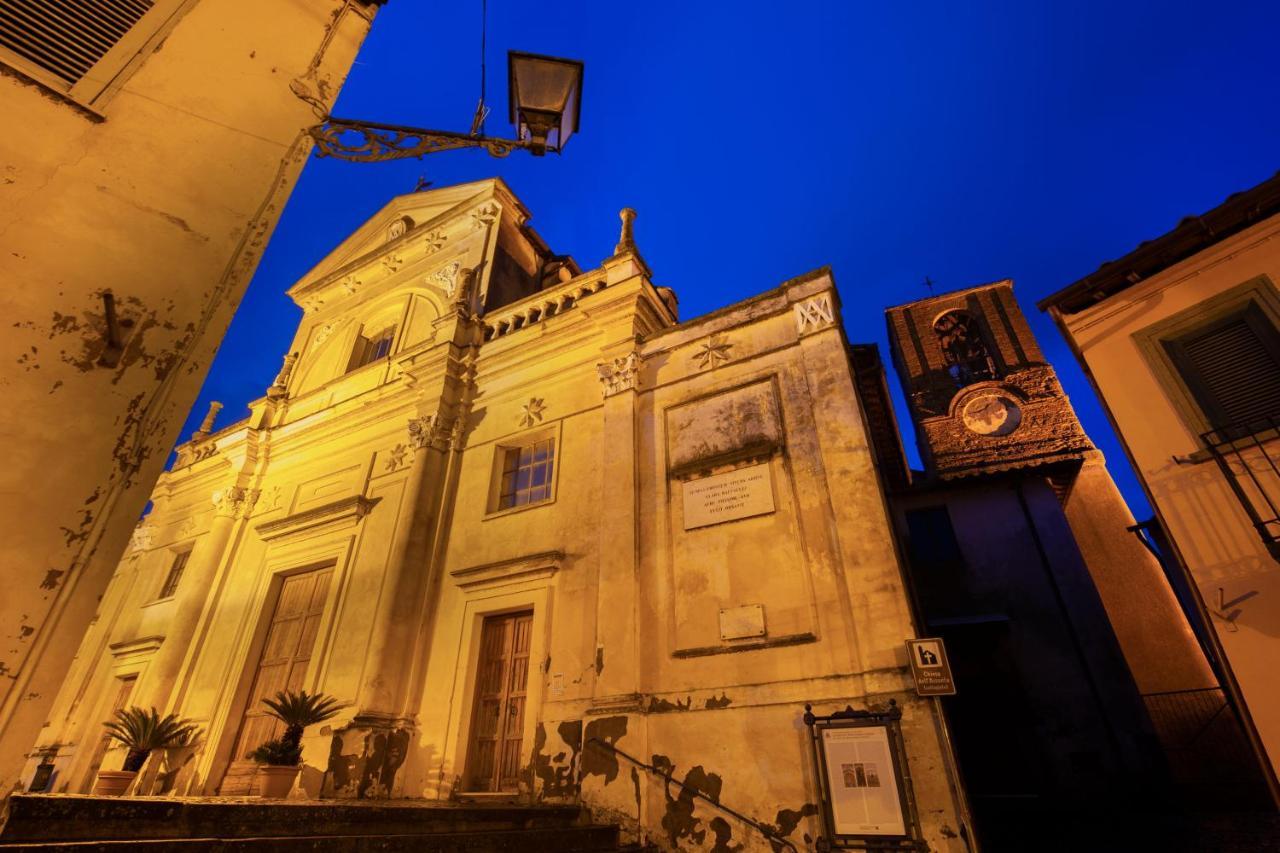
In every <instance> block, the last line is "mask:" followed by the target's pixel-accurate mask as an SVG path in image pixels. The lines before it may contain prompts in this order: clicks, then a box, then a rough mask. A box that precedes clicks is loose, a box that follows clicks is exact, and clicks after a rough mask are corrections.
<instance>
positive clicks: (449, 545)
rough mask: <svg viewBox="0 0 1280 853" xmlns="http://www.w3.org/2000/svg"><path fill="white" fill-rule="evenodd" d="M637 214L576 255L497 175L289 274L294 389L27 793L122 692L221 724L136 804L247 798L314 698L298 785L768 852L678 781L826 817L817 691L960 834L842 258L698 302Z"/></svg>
mask: <svg viewBox="0 0 1280 853" xmlns="http://www.w3.org/2000/svg"><path fill="white" fill-rule="evenodd" d="M633 216H634V214H633V213H632V212H631V211H623V228H622V235H621V238H620V240H619V242H618V244H617V246H616V247H615V250H614V253H613V254H612V255H611V256H610V257H609V258H608V259H606V260H605V261H604V262H603V263H602V264H601V265H600V266H599V267H598V268H596V269H592V270H587V271H583V270H580V269H579V267H578V266H577V265H576V264H575V262H574V261H573V260H572V259H571V258H568V257H565V256H560V255H556V254H555V253H553V252H552V251H551V250H550V249H549V248H548V246H547V245H546V244H545V243H544V242H543V241H542V239H541V238H539V236H538V235H537V234H536V233H535V232H534V231H533V230H532V229H531V228H530V227H529V225H528V219H529V213H528V211H527V210H526V209H525V208H524V206H523V205H522V204H521V203H520V202H519V201H518V200H517V199H516V198H515V197H514V195H513V194H512V193H511V192H510V190H509V189H508V188H507V187H506V186H505V185H504V184H503V183H502V182H501V181H499V180H489V181H481V182H477V183H472V184H466V185H462V186H456V187H450V188H445V189H439V190H433V191H430V192H421V193H415V194H411V195H405V196H401V197H399V198H396V199H394V200H392V201H391V202H390V203H388V204H387V206H386V207H385V208H384V209H382V210H381V211H379V212H378V213H377V214H376V215H375V216H373V217H372V218H371V219H370V220H369V221H368V222H367V223H366V224H365V225H364V226H362V227H361V228H360V229H359V230H358V231H357V232H355V233H354V234H352V235H351V237H350V238H348V239H347V240H346V241H345V242H343V243H342V244H341V245H340V246H338V247H337V248H336V249H335V250H334V251H333V252H332V253H331V254H330V255H329V256H328V257H326V258H325V259H324V260H323V261H321V262H320V263H319V264H318V265H317V266H316V267H315V268H314V269H313V270H311V271H310V272H309V273H307V274H306V275H305V276H303V277H302V279H301V280H300V281H299V282H298V283H297V284H296V285H295V286H294V287H293V288H292V289H291V290H290V295H291V296H292V297H293V299H294V300H295V301H296V302H297V304H298V305H299V306H300V307H301V308H302V309H303V310H304V314H303V317H302V320H301V322H300V324H299V326H298V331H297V335H296V337H295V339H294V342H293V344H292V346H291V348H290V350H289V352H288V353H287V354H285V355H284V365H283V368H282V370H281V372H280V374H279V376H278V377H277V379H276V381H275V382H274V383H273V384H272V386H271V387H270V388H269V389H267V392H266V394H265V396H264V397H263V398H261V399H259V400H257V401H255V402H253V403H252V404H251V405H250V413H249V416H248V418H246V419H244V420H241V421H239V422H237V423H235V424H233V425H231V426H228V427H226V428H224V429H221V430H218V431H216V432H213V433H212V434H210V433H207V432H203V431H202V432H200V433H198V434H197V435H196V436H194V437H193V439H192V441H190V442H189V443H186V444H184V445H182V446H181V447H179V449H178V457H177V461H176V463H175V464H174V466H173V468H172V469H171V470H170V471H168V472H166V473H165V474H164V475H163V476H162V477H161V478H160V480H159V482H158V484H157V485H156V487H155V489H154V491H153V492H152V494H151V499H152V501H153V502H154V508H153V510H152V511H151V513H150V514H149V515H148V516H147V517H146V519H145V520H144V521H143V522H142V524H140V525H139V527H138V529H137V532H136V533H135V535H134V539H133V545H132V548H131V550H130V551H129V552H128V554H127V555H126V556H125V558H124V559H123V560H121V561H120V563H119V565H118V566H117V567H116V570H115V574H114V576H113V578H112V581H111V585H110V587H109V589H108V590H107V593H106V595H105V596H104V598H103V601H102V605H101V607H100V609H99V611H98V617H97V619H96V621H95V623H94V625H93V627H92V628H91V630H90V631H89V633H88V634H87V636H85V638H84V640H83V643H82V645H81V646H80V652H79V655H78V657H77V661H76V665H75V667H74V669H73V671H72V673H71V677H70V678H69V679H68V680H67V682H66V683H65V685H64V687H63V689H62V691H61V693H60V694H59V697H58V700H57V702H56V705H55V707H54V709H53V712H52V714H51V716H50V722H49V725H48V726H47V727H46V728H45V729H44V731H43V733H42V734H41V737H40V740H39V743H38V748H37V750H36V752H35V753H34V754H33V758H32V759H31V761H30V762H29V764H28V768H27V775H26V776H25V777H24V778H25V779H32V778H35V776H36V774H37V770H38V767H37V765H38V764H43V765H44V766H45V769H44V771H43V775H44V780H45V781H46V782H47V785H48V789H50V790H55V791H71V792H77V791H85V790H87V789H88V787H89V786H90V785H91V784H92V781H93V778H94V775H95V773H96V772H97V769H98V768H100V767H111V766H113V765H112V762H118V761H119V760H120V756H119V754H118V752H114V751H112V750H110V749H108V745H107V744H105V743H104V742H103V741H102V729H101V721H102V720H103V719H104V718H106V717H107V716H108V715H109V714H110V713H111V711H112V710H113V709H114V708H116V707H120V706H121V705H122V704H124V703H126V702H127V703H129V704H141V705H143V706H149V705H155V706H156V707H158V708H161V709H166V710H173V711H176V712H178V713H180V714H182V715H184V716H187V717H190V718H193V719H195V720H197V721H198V722H199V724H200V725H201V727H202V728H203V730H204V736H203V739H202V742H201V743H202V746H201V747H200V748H199V749H198V750H197V751H196V753H195V755H194V756H190V757H188V758H187V759H186V761H187V763H185V764H180V765H178V766H174V767H165V766H163V764H158V765H157V767H155V768H153V769H152V770H151V771H149V773H148V774H144V776H143V777H141V778H140V780H139V782H138V784H139V788H140V790H143V791H165V792H171V793H187V794H214V793H221V794H235V793H248V792H252V791H254V790H255V785H256V782H255V768H254V765H253V764H252V763H251V762H249V761H247V760H246V755H247V753H248V751H249V750H251V749H252V748H253V747H255V746H256V745H257V744H259V743H260V742H262V741H263V740H265V739H267V738H268V737H270V736H272V735H273V734H274V733H275V731H276V724H275V722H274V721H273V720H272V719H271V718H269V717H265V716H264V715H263V713H262V711H263V708H262V707H261V705H260V704H259V701H258V700H259V699H260V698H262V697H264V696H271V695H273V694H274V693H275V692H276V691H277V690H279V689H281V688H284V687H290V688H305V689H307V690H319V691H323V692H326V693H329V694H332V695H334V696H336V697H338V698H339V699H340V700H342V701H343V702H344V703H346V704H347V707H346V710H345V711H344V713H343V715H342V716H340V717H339V718H338V719H336V720H334V721H333V723H332V724H331V725H328V726H325V727H317V728H315V729H314V730H311V731H309V732H308V737H307V739H306V742H305V750H306V751H305V762H306V767H305V769H304V771H303V773H302V776H301V779H300V782H299V787H298V789H297V792H296V793H297V795H299V796H302V795H309V796H326V797H364V798H368V797H423V798H427V799H446V798H458V797H473V798H474V797H483V796H485V795H498V796H506V797H509V796H513V795H514V796H520V797H526V798H532V799H535V800H544V801H545V800H555V799H563V798H570V799H577V798H580V799H581V800H582V801H583V802H585V803H587V804H588V805H590V806H591V807H592V809H593V810H594V811H595V812H596V813H597V814H598V815H601V816H603V817H605V818H608V819H611V820H616V821H618V822H621V823H622V824H623V825H625V826H627V827H628V828H629V829H630V830H631V831H632V832H633V833H634V834H638V835H642V836H645V837H647V838H648V839H650V840H653V841H657V842H659V843H660V844H662V845H663V846H664V847H666V848H668V849H673V848H676V847H677V846H680V845H685V846H688V845H690V844H694V845H697V844H703V843H705V845H706V846H707V847H710V846H712V845H713V844H714V845H715V849H721V850H730V849H733V850H739V849H745V850H768V849H776V848H774V847H773V845H774V844H775V843H777V842H770V841H767V840H766V839H765V837H764V835H763V834H762V833H761V832H760V831H759V828H758V827H752V826H750V825H748V824H746V823H744V822H741V821H739V820H738V819H737V818H736V817H734V815H733V814H732V813H730V812H727V811H724V810H722V809H718V808H717V807H715V806H714V805H712V804H710V803H707V802H704V801H700V800H695V799H694V798H693V796H692V795H691V794H690V793H689V792H688V791H684V790H681V789H677V788H676V787H674V786H673V785H671V784H670V783H667V782H665V781H664V776H663V774H670V775H671V776H672V777H673V778H674V779H676V780H679V781H681V782H683V783H685V784H686V785H688V786H690V787H692V788H696V789H697V790H699V791H702V792H704V793H706V794H707V795H708V796H710V797H711V798H712V799H715V800H717V801H718V802H719V803H723V804H724V805H726V806H728V807H730V808H732V809H733V810H735V811H736V812H737V813H740V814H744V815H748V816H751V817H753V818H754V819H755V820H756V821H757V822H758V824H759V825H760V826H763V827H767V828H768V829H769V830H770V831H771V832H773V833H775V835H776V836H778V837H785V838H787V839H794V840H795V841H796V842H797V843H800V841H801V839H802V838H803V837H804V836H808V837H809V838H810V839H813V838H816V837H818V835H819V834H820V830H819V826H818V818H817V815H818V812H819V802H820V799H821V798H820V795H819V793H818V791H817V789H816V784H817V781H816V780H817V770H816V769H815V767H814V764H813V755H812V753H811V751H810V747H809V739H808V735H807V734H806V729H805V724H804V713H805V710H804V709H805V705H806V703H811V704H812V706H813V709H814V712H815V713H819V714H825V713H831V712H833V711H837V710H840V709H844V708H846V707H847V706H853V707H854V708H856V709H866V708H872V709H876V708H878V709H888V708H891V707H892V705H891V704H890V703H891V702H893V703H896V706H897V707H898V708H900V709H901V713H902V723H901V730H902V736H903V743H904V749H905V754H906V765H905V768H904V769H905V770H906V773H904V777H905V779H904V782H905V785H904V788H903V792H904V796H905V797H906V800H907V802H908V804H909V814H910V818H909V821H908V823H909V824H910V825H911V831H912V833H913V834H914V835H915V837H916V838H918V839H919V840H920V841H922V842H925V843H927V844H928V845H929V847H930V849H933V850H939V851H946V850H954V851H960V850H964V849H965V842H964V841H963V839H962V837H961V836H962V833H961V829H962V827H963V826H964V823H965V820H966V818H965V816H964V811H963V808H962V807H961V806H960V805H959V801H960V793H959V790H958V787H957V785H956V784H955V779H954V775H953V772H952V769H951V766H950V764H949V761H948V758H947V755H948V749H947V743H946V739H945V735H944V726H943V725H942V721H941V717H940V716H939V711H938V708H937V706H936V704H935V703H933V702H932V701H931V700H927V699H921V698H920V697H918V696H916V695H915V692H914V690H913V684H912V681H911V677H910V671H909V667H908V661H907V657H906V649H905V648H904V641H905V640H906V639H908V638H911V637H914V636H916V627H915V625H914V624H913V617H912V604H911V600H910V595H909V592H908V588H907V585H906V582H905V580H904V574H903V566H902V564H901V563H900V560H899V557H898V553H897V550H896V546H895V540H894V535H893V528H892V523H891V520H890V516H889V513H888V511H887V506H886V501H885V498H884V494H883V491H882V486H881V481H880V474H879V473H878V465H877V459H876V448H875V447H874V446H873V444H872V442H871V441H870V439H869V426H868V418H867V412H866V410H865V409H864V406H863V404H862V402H861V399H860V392H859V386H860V385H861V384H862V380H860V379H858V377H856V376H855V373H854V370H853V368H852V366H851V361H850V350H849V346H848V344H847V342H846V340H845V338H844V332H843V329H842V324H841V317H840V303H839V298H838V295H837V292H836V289H835V285H834V282H833V280H832V277H831V275H830V273H829V272H828V271H827V270H818V271H816V272H813V273H810V274H808V275H804V276H801V277H799V278H796V279H793V280H791V281H788V282H785V283H783V284H781V285H780V286H778V287H777V288H775V289H773V290H770V291H768V292H765V293H762V294H760V295H758V296H755V297H753V298H751V299H748V300H746V301H743V302H740V303H738V304H735V305H731V306H729V307H727V308H724V309H722V310H719V311H716V312H714V313H711V314H708V315H706V316H703V317H699V318H696V319H693V320H689V321H686V322H683V323H681V322H679V321H678V319H677V316H676V308H677V303H676V297H675V294H674V293H673V292H672V291H671V290H669V289H666V288H662V287H656V286H655V285H654V284H653V283H652V281H651V278H650V272H649V269H648V268H647V266H646V264H645V262H644V260H643V259H642V257H641V255H640V253H639V251H638V250H637V248H636V244H635V241H634V239H633V237H632V231H631V226H632V218H633ZM880 383H881V385H883V376H881V377H880ZM1049 497H1050V498H1051V497H1052V496H1051V495H1049ZM636 759H638V760H639V761H640V762H642V763H636ZM646 764H647V765H650V766H648V767H645V766H643V765H646ZM655 768H657V771H655ZM844 773H845V778H846V780H852V781H846V782H845V784H847V785H854V786H861V787H879V786H881V785H882V784H884V783H883V782H882V780H887V779H888V778H889V777H888V775H887V770H886V768H884V767H876V765H875V764H874V763H873V764H870V765H866V766H865V767H864V766H862V765H858V766H857V767H854V765H850V766H849V767H848V768H846V769H845V770H844ZM738 845H743V846H741V847H740V846H738Z"/></svg>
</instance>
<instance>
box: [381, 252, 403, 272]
mask: <svg viewBox="0 0 1280 853" xmlns="http://www.w3.org/2000/svg"><path fill="white" fill-rule="evenodd" d="M402 266H404V258H402V257H400V255H399V254H398V253H396V252H392V253H391V254H389V255H387V256H386V257H385V258H383V259H382V267H383V269H385V270H386V271H387V272H389V273H392V272H395V271H396V270H398V269H400V267H402Z"/></svg>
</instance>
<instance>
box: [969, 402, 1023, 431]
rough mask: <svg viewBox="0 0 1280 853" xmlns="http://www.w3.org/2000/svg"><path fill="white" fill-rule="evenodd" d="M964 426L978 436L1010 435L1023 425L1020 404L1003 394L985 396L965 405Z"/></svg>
mask: <svg viewBox="0 0 1280 853" xmlns="http://www.w3.org/2000/svg"><path fill="white" fill-rule="evenodd" d="M960 416H961V418H962V419H963V420H964V425H965V426H966V427H968V429H969V430H970V431H971V432H976V433H977V434H978V435H1008V434H1009V433H1011V432H1013V431H1014V430H1015V429H1017V428H1018V425H1019V424H1020V423H1022V410H1021V409H1019V408H1018V404H1017V403H1015V402H1014V401H1013V400H1011V399H1009V398H1008V397H1006V396H1004V395H1002V394H984V395H983V396H981V397H974V398H973V399H972V400H970V401H969V402H968V403H965V406H964V411H963V412H962V413H961V415H960Z"/></svg>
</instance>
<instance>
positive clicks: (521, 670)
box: [465, 611, 533, 791]
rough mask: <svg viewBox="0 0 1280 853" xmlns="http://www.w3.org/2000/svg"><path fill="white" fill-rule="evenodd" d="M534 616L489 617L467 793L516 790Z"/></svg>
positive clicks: (469, 751) (483, 642)
mask: <svg viewBox="0 0 1280 853" xmlns="http://www.w3.org/2000/svg"><path fill="white" fill-rule="evenodd" d="M532 635H533V611H525V612H523V613H504V614H502V615H500V616H489V617H487V618H486V619H485V620H484V625H483V626H482V628H481V632H480V657H479V660H478V661H477V663H476V693H475V703H474V710H473V713H472V719H471V737H470V743H469V745H468V747H467V765H466V766H467V773H466V777H465V778H466V785H465V787H466V790H468V791H515V790H518V788H519V782H520V778H519V777H520V747H521V740H522V735H523V732H524V713H525V700H526V694H527V692H528V686H529V644H530V638H531V637H532Z"/></svg>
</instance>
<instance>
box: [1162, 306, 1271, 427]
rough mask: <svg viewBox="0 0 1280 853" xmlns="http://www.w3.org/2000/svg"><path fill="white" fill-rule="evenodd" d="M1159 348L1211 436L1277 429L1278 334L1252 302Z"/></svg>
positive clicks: (1165, 340)
mask: <svg viewBox="0 0 1280 853" xmlns="http://www.w3.org/2000/svg"><path fill="white" fill-rule="evenodd" d="M1161 343H1162V344H1163V346H1164V348H1165V351H1166V352H1167V353H1168V355H1169V359H1170V361H1172V362H1173V365H1174V368H1175V369H1176V370H1177V372H1178V374H1179V375H1180V376H1181V378H1182V381H1183V382H1184V383H1186V386H1187V390H1189V391H1190V392H1191V396H1192V398H1193V399H1194V400H1195V402H1196V404H1197V405H1198V406H1199V407H1200V410H1201V411H1202V412H1203V413H1204V416H1205V420H1206V421H1207V422H1208V424H1209V426H1210V427H1211V428H1212V430H1213V431H1214V432H1218V433H1223V434H1224V435H1225V436H1226V437H1227V438H1234V437H1238V436H1241V435H1249V434H1252V433H1254V432H1258V431H1261V430H1266V429H1273V428H1275V427H1276V426H1277V425H1280V331H1277V329H1276V326H1275V324H1274V323H1272V321H1271V318H1270V317H1268V316H1267V314H1266V312H1265V311H1263V310H1262V308H1261V307H1260V306H1259V305H1258V304H1257V303H1256V302H1249V303H1247V304H1246V305H1244V306H1243V307H1242V308H1240V309H1239V310H1236V311H1233V312H1231V313H1229V314H1226V315H1225V316H1221V317H1218V318H1217V319H1214V320H1212V321H1210V322H1207V323H1204V324H1203V325H1200V326H1198V327H1196V328H1193V329H1191V330H1189V331H1186V332H1183V333H1182V334H1179V335H1178V336H1177V337H1174V338H1166V339H1164V340H1162V341H1161Z"/></svg>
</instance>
